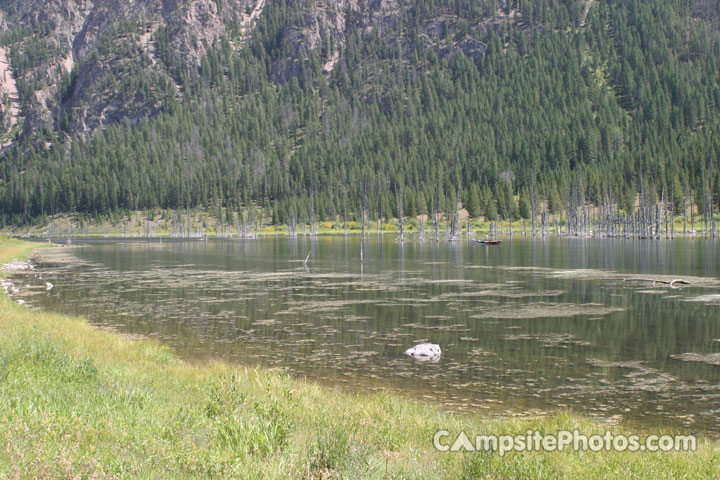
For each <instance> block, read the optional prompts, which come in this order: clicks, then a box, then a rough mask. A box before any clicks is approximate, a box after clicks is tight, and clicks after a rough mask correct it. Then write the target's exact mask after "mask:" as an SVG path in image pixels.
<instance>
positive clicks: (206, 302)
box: [23, 236, 720, 435]
mask: <svg viewBox="0 0 720 480" xmlns="http://www.w3.org/2000/svg"><path fill="white" fill-rule="evenodd" d="M308 252H311V256H310V261H309V262H308V264H307V266H306V267H305V266H303V260H304V259H305V257H306V255H307V254H308ZM359 257H360V240H359V239H358V238H342V237H335V238H333V237H322V238H318V239H314V240H310V239H305V238H300V239H284V238H282V239H278V238H267V239H259V240H227V241H225V240H217V241H213V240H210V241H164V242H157V241H154V242H100V243H94V244H85V245H80V246H75V247H72V248H57V249H54V250H52V251H46V252H43V253H42V257H41V258H40V259H39V267H38V269H37V271H35V272H34V274H32V275H30V276H28V277H25V278H23V282H25V283H26V284H29V285H31V286H32V288H31V289H30V290H32V291H34V292H37V293H36V294H35V295H30V296H28V297H27V298H26V301H27V302H28V303H29V304H31V305H34V306H38V307H41V308H44V309H49V310H56V311H61V312H66V313H71V314H78V315H83V316H85V317H87V318H88V319H90V321H91V322H93V323H96V324H98V325H103V326H109V327H112V328H114V329H116V330H119V331H121V332H126V333H133V334H141V335H146V336H150V337H154V338H158V339H160V340H161V341H163V342H166V343H168V344H170V345H171V346H172V347H174V348H175V349H176V350H177V351H178V352H179V353H180V354H181V355H182V356H184V357H186V358H190V359H206V358H222V359H225V360H228V361H232V362H238V363H242V364H251V365H252V364H259V365H263V366H269V367H281V368H283V369H286V370H288V371H289V372H291V373H292V374H293V375H295V376H300V377H303V376H307V377H308V378H311V379H314V380H317V381H320V382H322V383H326V384H331V385H338V386H341V387H343V388H346V389H352V390H360V391H374V390H391V391H399V392H403V393H404V394H406V395H408V396H412V397H417V398H421V399H424V400H426V401H429V402H433V403H438V404H442V405H443V406H445V407H447V408H451V409H461V410H466V409H475V410H478V409H480V410H487V411H489V412H492V413H496V414H503V415H508V414H509V415H526V414H537V413H543V412H547V411H552V410H554V409H557V408H570V409H572V410H574V411H577V412H579V413H583V414H585V415H590V416H595V417H599V418H604V419H609V420H611V421H624V422H628V423H630V424H633V423H640V424H643V425H653V426H658V425H662V426H668V427H680V428H687V429H689V430H690V431H697V432H704V433H708V434H713V435H717V434H720V424H719V423H718V420H717V418H718V416H719V415H720V282H717V281H716V280H714V278H716V277H720V245H719V244H718V243H716V242H712V241H706V240H676V241H674V242H664V241H660V242H647V241H628V240H602V239H596V240H582V239H546V240H537V241H532V240H528V239H523V238H517V237H516V238H515V239H513V240H512V241H510V242H506V243H504V244H503V245H502V246H500V247H485V246H479V245H474V244H469V243H466V242H460V243H457V244H447V243H439V244H437V243H434V242H425V243H415V242H406V243H405V244H398V243H396V242H394V241H393V239H392V238H389V237H388V236H386V237H385V239H377V238H370V239H369V240H368V241H367V242H366V245H365V258H366V261H365V263H364V264H362V265H361V263H360V261H359ZM653 275H671V276H673V277H682V278H685V279H690V280H691V281H692V283H693V285H691V286H689V287H684V288H682V289H671V288H670V287H669V286H667V285H661V284H656V285H655V286H653V284H652V283H651V282H647V281H637V280H633V278H636V277H643V278H645V277H648V278H654V277H652V276H653ZM696 277H703V278H696ZM46 281H50V282H52V283H53V284H54V285H55V288H54V289H53V290H52V291H50V292H48V293H46V292H45V291H44V289H43V288H42V285H44V283H45V282H46ZM422 341H432V342H435V343H439V344H440V345H441V347H442V349H443V351H444V353H443V356H442V358H441V360H440V361H438V362H436V363H432V362H418V361H416V360H413V359H412V358H409V357H406V356H404V355H403V354H402V352H403V351H404V350H405V349H407V348H408V347H410V346H412V345H414V344H416V343H418V342H422Z"/></svg>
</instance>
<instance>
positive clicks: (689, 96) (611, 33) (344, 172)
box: [0, 0, 720, 225]
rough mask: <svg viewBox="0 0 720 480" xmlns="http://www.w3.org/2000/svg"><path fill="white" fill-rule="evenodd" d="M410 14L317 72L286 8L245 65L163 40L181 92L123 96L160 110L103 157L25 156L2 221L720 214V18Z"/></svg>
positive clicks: (520, 5)
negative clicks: (431, 22)
mask: <svg viewBox="0 0 720 480" xmlns="http://www.w3.org/2000/svg"><path fill="white" fill-rule="evenodd" d="M409 3H410V5H409V7H408V8H404V9H403V10H402V12H401V14H400V15H399V16H398V17H397V18H398V19H399V20H398V21H397V22H395V23H394V24H393V25H390V26H388V27H387V28H386V29H385V30H384V31H382V32H379V31H378V30H377V29H376V30H370V29H367V28H362V26H361V22H360V20H359V19H357V21H355V19H354V18H353V16H352V14H351V12H348V14H347V19H348V20H347V23H346V25H345V38H344V39H343V42H342V44H338V43H337V41H336V39H334V38H331V37H329V36H328V37H324V38H322V39H320V42H322V43H321V46H320V47H319V48H317V49H315V50H311V51H303V52H300V53H299V54H298V52H295V51H291V50H289V49H288V48H287V43H285V42H282V41H281V39H282V38H283V35H282V32H284V31H286V29H288V28H298V27H302V25H303V22H304V21H305V19H304V16H303V15H302V14H301V13H300V12H299V11H298V10H297V9H296V8H293V2H291V1H290V0H285V1H270V2H268V3H267V6H266V7H265V10H264V12H263V14H262V16H261V17H260V18H259V24H258V25H257V27H256V29H255V31H254V34H253V37H252V40H251V41H250V42H249V43H248V44H247V45H246V46H245V47H244V48H242V49H236V48H232V47H231V43H230V42H229V41H228V40H227V39H223V40H221V41H218V42H217V43H216V44H215V45H214V46H213V47H212V48H211V49H210V50H209V51H208V53H207V54H206V55H205V56H204V58H203V59H202V62H201V64H200V66H199V67H196V66H194V65H189V64H187V63H183V62H182V61H180V59H179V57H178V56H177V55H176V54H175V52H173V50H172V48H171V47H170V46H169V44H168V42H167V35H168V32H167V31H166V30H165V29H164V28H162V27H161V28H159V29H158V30H157V31H156V32H155V33H154V38H155V41H156V44H157V54H158V57H159V59H160V61H161V62H163V63H164V64H165V66H166V67H167V69H168V70H169V71H170V72H171V73H172V77H173V80H174V81H175V82H176V85H177V89H176V88H174V87H173V86H172V85H166V88H164V89H163V88H161V89H157V88H155V87H153V88H150V87H148V85H151V86H152V85H157V84H158V82H157V79H150V78H145V76H144V75H145V74H144V73H143V72H144V70H142V69H138V70H137V71H136V72H134V71H133V72H131V73H132V74H131V75H128V76H126V77H124V79H123V80H122V81H117V80H115V79H113V78H108V79H105V81H106V82H108V85H109V88H113V89H119V90H123V91H127V92H129V93H132V94H133V95H140V96H143V95H146V96H154V97H156V98H158V99H159V101H160V102H161V104H162V109H160V111H159V113H158V114H157V115H154V116H146V117H143V118H142V119H140V120H139V121H138V122H137V123H133V122H124V123H119V124H114V125H110V126H108V127H106V128H104V129H101V130H98V131H97V132H96V133H95V134H94V135H92V136H91V137H89V138H86V139H81V138H80V137H74V136H73V135H72V132H70V131H68V125H70V124H71V122H72V119H71V118H65V119H60V120H59V121H58V122H57V128H56V129H44V130H43V131H38V132H35V134H34V135H31V136H27V137H26V138H24V139H22V140H21V141H19V142H18V143H17V144H16V145H15V146H13V147H12V148H11V149H10V150H8V151H6V152H4V153H3V156H2V158H1V159H0V212H2V213H1V215H0V224H2V225H8V224H23V223H27V222H30V221H36V220H37V219H39V218H42V217H46V216H50V215H53V214H56V213H61V212H81V213H84V214H88V215H111V214H119V213H121V212H126V211H130V210H142V209H157V208H162V209H189V208H196V207H203V208H218V207H220V208H222V210H225V211H228V212H238V211H240V210H242V209H243V208H247V207H249V206H256V207H262V208H264V209H265V211H266V212H268V214H269V215H270V216H271V217H272V220H273V221H274V222H275V223H282V224H292V223H296V222H298V221H307V220H308V219H310V218H311V217H312V218H315V219H318V220H322V219H336V218H340V217H345V218H353V219H356V218H358V217H359V216H360V215H361V212H366V215H367V217H368V219H370V220H372V219H378V218H391V217H392V218H397V217H410V216H416V215H420V214H425V213H431V212H440V213H447V214H449V213H450V212H451V211H454V209H455V208H454V205H457V203H458V202H462V203H463V205H464V206H465V207H466V208H467V209H468V211H469V213H470V214H471V215H472V216H474V217H477V216H484V217H486V218H488V219H491V220H492V219H498V218H500V219H512V218H528V217H533V218H535V217H538V216H540V215H546V214H557V213H560V212H563V213H564V216H565V218H567V220H568V221H571V220H572V218H573V217H574V215H575V214H574V213H573V212H576V210H577V208H582V207H583V206H584V205H592V206H597V207H599V208H605V209H609V211H616V212H634V211H636V210H637V209H642V208H643V206H648V205H657V204H658V203H660V204H668V209H669V210H670V211H671V212H672V213H674V214H676V215H677V214H678V212H681V211H682V210H683V208H684V207H689V206H693V208H694V209H695V211H696V212H697V213H698V214H700V215H702V214H704V213H707V212H711V211H712V210H713V209H715V210H717V209H718V202H719V201H720V168H718V165H717V163H718V161H719V160H720V130H719V129H718V128H719V127H720V85H719V82H720V64H719V63H720V39H719V36H718V33H717V30H716V26H717V11H716V10H717V7H716V6H713V5H711V4H707V5H706V4H703V2H696V1H692V0H620V1H610V0H595V1H594V2H590V3H588V2H584V1H576V0H523V1H522V2H521V1H519V0H517V1H512V2H508V3H507V4H503V5H500V10H499V11H498V10H496V8H495V6H494V5H495V4H496V2H495V1H487V0H485V1H471V0H432V1H431V0H413V1H412V2H409ZM498 12H499V13H498ZM441 16H452V17H453V18H455V19H456V20H457V21H455V22H452V23H447V24H446V25H452V28H450V27H448V28H446V31H444V32H442V39H441V41H440V42H439V43H435V44H433V45H428V40H427V38H426V36H425V35H424V34H423V33H422V31H421V27H420V26H421V25H427V20H428V18H430V17H432V18H437V17H441ZM118 28H124V29H127V30H128V32H132V31H135V30H137V29H138V27H137V26H136V25H133V24H132V23H131V22H127V23H123V24H119V26H118ZM95 48H96V49H97V51H95V52H93V53H91V55H98V56H102V55H103V54H104V53H105V52H104V51H103V49H115V48H121V47H120V46H118V44H116V43H113V42H99V43H98V44H97V45H96V46H95ZM333 51H339V56H338V59H337V63H336V64H335V65H334V68H332V69H331V71H328V70H329V69H327V68H326V67H324V65H323V63H324V61H323V59H325V58H327V57H328V56H329V52H333ZM132 54H133V52H128V55H132ZM38 55H40V53H38ZM27 57H28V55H25V56H24V57H23V58H22V59H15V60H14V62H15V64H16V65H17V67H16V68H23V64H22V62H30V63H32V62H33V60H32V58H27ZM72 81H73V79H72V78H68V79H67V82H66V83H67V85H68V86H69V85H71V84H72ZM23 88H30V87H28V86H23ZM176 90H177V91H179V92H181V95H176ZM22 94H23V93H22V92H21V97H22ZM61 94H62V92H61ZM48 145H51V147H47V146H48ZM638 199H639V200H640V203H639V204H638ZM638 205H639V206H638Z"/></svg>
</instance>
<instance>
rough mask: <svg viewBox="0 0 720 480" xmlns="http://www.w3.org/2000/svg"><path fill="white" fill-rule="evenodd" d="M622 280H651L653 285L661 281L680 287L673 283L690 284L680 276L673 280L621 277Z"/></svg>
mask: <svg viewBox="0 0 720 480" xmlns="http://www.w3.org/2000/svg"><path fill="white" fill-rule="evenodd" d="M623 281H624V282H652V284H653V287H654V286H655V284H656V283H661V284H663V285H670V288H680V287H676V286H675V285H676V284H677V285H691V283H690V282H688V281H687V280H683V279H682V278H676V279H674V280H658V279H656V278H623Z"/></svg>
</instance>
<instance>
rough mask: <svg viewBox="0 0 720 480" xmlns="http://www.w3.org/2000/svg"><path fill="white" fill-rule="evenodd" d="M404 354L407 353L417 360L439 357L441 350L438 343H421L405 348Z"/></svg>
mask: <svg viewBox="0 0 720 480" xmlns="http://www.w3.org/2000/svg"><path fill="white" fill-rule="evenodd" d="M405 355H409V356H411V357H413V358H416V359H418V360H435V359H438V358H440V355H442V350H440V345H436V344H434V343H421V344H419V345H415V346H414V347H412V348H409V349H407V350H405Z"/></svg>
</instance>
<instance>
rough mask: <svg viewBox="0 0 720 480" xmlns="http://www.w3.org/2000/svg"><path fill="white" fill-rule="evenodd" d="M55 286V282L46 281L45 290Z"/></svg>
mask: <svg viewBox="0 0 720 480" xmlns="http://www.w3.org/2000/svg"><path fill="white" fill-rule="evenodd" d="M54 286H55V285H53V284H52V283H50V282H45V290H47V291H48V292H49V291H50V290H52V289H53V287H54Z"/></svg>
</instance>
